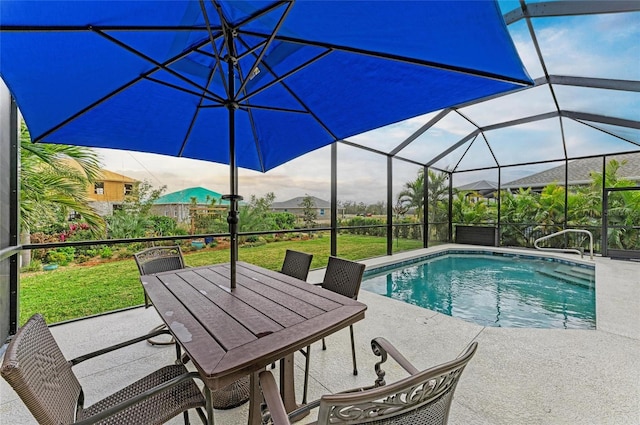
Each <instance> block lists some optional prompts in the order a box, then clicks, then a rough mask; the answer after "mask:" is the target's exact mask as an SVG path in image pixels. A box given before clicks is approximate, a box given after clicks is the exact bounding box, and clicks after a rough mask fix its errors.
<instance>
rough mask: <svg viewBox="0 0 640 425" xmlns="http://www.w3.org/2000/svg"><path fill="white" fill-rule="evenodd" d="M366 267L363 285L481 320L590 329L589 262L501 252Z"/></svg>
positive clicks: (592, 305)
mask: <svg viewBox="0 0 640 425" xmlns="http://www.w3.org/2000/svg"><path fill="white" fill-rule="evenodd" d="M394 267H395V268H390V267H389V266H386V267H383V268H377V269H373V270H367V273H366V274H365V280H364V281H363V282H362V289H364V290H366V291H370V292H375V293H377V294H381V295H385V296H387V297H390V298H394V299H397V300H401V301H404V302H406V303H409V304H413V305H417V306H420V307H424V308H428V309H430V310H434V311H437V312H440V313H443V314H447V315H449V316H453V317H458V318H461V319H464V320H467V321H471V322H475V323H477V324H479V325H482V326H497V327H512V328H565V329H570V328H571V329H595V326H596V315H595V282H594V268H593V267H590V266H585V265H581V264H575V263H571V262H567V261H559V260H555V259H551V258H538V257H533V256H518V255H507V254H503V253H490V252H486V253H484V252H474V253H473V254H465V253H462V251H456V253H455V254H451V253H446V252H445V253H444V255H443V254H439V255H436V256H434V255H432V256H430V257H429V258H428V259H426V260H425V259H422V260H421V261H420V260H418V261H417V262H415V263H411V264H406V262H405V263H403V264H401V265H400V266H398V265H396V266H394Z"/></svg>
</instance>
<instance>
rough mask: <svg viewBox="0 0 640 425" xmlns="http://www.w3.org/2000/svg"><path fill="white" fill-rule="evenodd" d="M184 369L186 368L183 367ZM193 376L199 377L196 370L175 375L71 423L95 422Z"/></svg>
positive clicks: (80, 424) (86, 424)
mask: <svg viewBox="0 0 640 425" xmlns="http://www.w3.org/2000/svg"><path fill="white" fill-rule="evenodd" d="M185 370H186V369H185ZM193 378H200V375H198V372H186V373H183V374H182V375H180V376H176V377H175V378H173V379H171V380H169V381H167V382H164V383H162V384H160V385H158V386H155V387H153V388H151V389H150V390H147V391H145V392H143V393H140V394H138V395H137V396H135V397H131V398H130V399H127V400H126V401H124V402H122V403H119V404H117V405H115V406H113V407H110V408H108V409H105V410H103V411H102V412H100V413H98V414H96V415H93V416H91V417H90V418H87V419H84V420H82V421H78V422H74V423H73V425H90V424H95V423H97V422H99V421H101V420H102V419H105V418H108V417H109V416H112V415H113V414H114V413H117V412H120V411H122V410H125V409H127V408H128V407H131V406H133V405H135V404H138V403H140V402H141V401H143V400H145V399H147V398H149V397H151V396H153V395H154V394H157V393H159V392H161V391H165V390H166V389H168V388H171V387H174V386H176V385H178V384H180V383H181V382H183V381H186V380H189V379H193Z"/></svg>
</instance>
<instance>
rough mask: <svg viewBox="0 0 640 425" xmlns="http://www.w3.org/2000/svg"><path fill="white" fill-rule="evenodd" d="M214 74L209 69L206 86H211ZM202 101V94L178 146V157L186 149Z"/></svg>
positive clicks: (203, 97)
mask: <svg viewBox="0 0 640 425" xmlns="http://www.w3.org/2000/svg"><path fill="white" fill-rule="evenodd" d="M215 72H216V70H215V69H211V71H210V72H209V78H208V81H209V82H208V83H207V86H209V85H211V81H212V80H213V74H215ZM204 99H205V93H204V92H203V93H202V95H201V96H200V102H198V106H197V107H196V109H195V111H194V113H193V117H192V118H191V122H190V123H189V128H188V129H187V132H186V134H185V135H184V139H183V140H182V145H181V146H180V150H179V151H178V157H181V156H182V154H183V153H184V150H185V148H186V147H187V141H188V140H189V137H190V136H191V131H193V127H194V125H195V124H196V119H197V118H198V114H199V113H200V106H201V105H202V102H203V101H204Z"/></svg>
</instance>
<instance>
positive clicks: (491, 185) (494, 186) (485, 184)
mask: <svg viewBox="0 0 640 425" xmlns="http://www.w3.org/2000/svg"><path fill="white" fill-rule="evenodd" d="M456 189H458V190H474V191H487V190H488V191H491V190H498V182H492V181H488V180H478V181H476V182H472V183H467V184H463V185H462V186H457V187H456Z"/></svg>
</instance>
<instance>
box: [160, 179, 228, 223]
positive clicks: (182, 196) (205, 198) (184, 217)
mask: <svg viewBox="0 0 640 425" xmlns="http://www.w3.org/2000/svg"><path fill="white" fill-rule="evenodd" d="M193 198H195V199H196V208H198V209H199V210H206V209H210V208H209V207H210V206H211V199H215V200H216V203H215V206H216V207H218V208H215V207H214V208H215V209H219V210H226V209H227V206H228V205H229V201H223V200H222V195H221V194H219V193H218V192H214V191H213V190H209V189H205V188H204V187H190V188H188V189H183V190H179V191H177V192H172V193H167V194H166V195H163V196H161V197H159V198H158V199H156V201H155V202H154V203H153V206H152V207H151V212H152V213H153V214H155V215H163V216H166V217H172V218H173V219H174V220H176V222H177V223H190V222H191V209H192V208H193V204H192V203H191V199H193Z"/></svg>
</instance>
